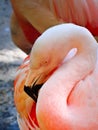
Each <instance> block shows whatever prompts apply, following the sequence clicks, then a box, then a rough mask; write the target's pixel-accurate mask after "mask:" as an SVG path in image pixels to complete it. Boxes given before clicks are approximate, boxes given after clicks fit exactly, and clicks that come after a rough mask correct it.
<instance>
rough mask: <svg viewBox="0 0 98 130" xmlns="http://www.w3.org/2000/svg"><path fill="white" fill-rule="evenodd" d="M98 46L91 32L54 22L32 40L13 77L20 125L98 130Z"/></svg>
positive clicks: (46, 129) (50, 129)
mask: <svg viewBox="0 0 98 130" xmlns="http://www.w3.org/2000/svg"><path fill="white" fill-rule="evenodd" d="M73 48H76V49H77V51H76V49H73ZM71 49H73V50H72V52H71V54H73V53H74V54H73V56H71V57H70V58H69V56H70V54H69V55H67V54H68V52H69V51H70V50H71ZM97 51H98V45H97V42H96V40H95V39H94V37H93V36H92V34H91V33H90V32H89V31H88V30H87V29H86V28H84V27H80V26H77V25H74V24H61V25H57V26H54V27H52V28H50V29H48V30H47V31H45V32H44V33H43V34H42V35H41V36H40V37H39V38H38V39H37V40H36V42H35V44H34V46H33V48H32V51H31V54H30V57H28V58H27V59H26V60H25V61H24V63H23V65H22V66H21V67H20V68H19V70H18V72H17V77H16V80H15V95H14V96H15V104H16V108H17V110H18V113H19V116H18V121H19V124H20V129H21V130H29V129H31V130H33V129H34V130H35V129H36V130H38V129H40V130H65V129H66V130H97V129H98V103H97V97H98V88H97V86H98V78H97V77H98V59H97V56H98V54H97ZM66 58H67V59H66ZM68 58H69V59H68ZM42 84H43V85H42ZM24 85H25V87H24ZM40 87H41V88H40ZM39 88H40V89H39ZM24 90H25V91H26V92H27V93H28V94H29V95H30V96H31V97H32V98H33V99H34V100H35V101H37V103H35V102H34V100H32V98H31V97H30V96H28V95H27V94H26V93H25V92H24ZM37 96H38V97H37ZM37 98H38V99H37ZM36 99H37V100H36ZM36 118H37V119H36Z"/></svg>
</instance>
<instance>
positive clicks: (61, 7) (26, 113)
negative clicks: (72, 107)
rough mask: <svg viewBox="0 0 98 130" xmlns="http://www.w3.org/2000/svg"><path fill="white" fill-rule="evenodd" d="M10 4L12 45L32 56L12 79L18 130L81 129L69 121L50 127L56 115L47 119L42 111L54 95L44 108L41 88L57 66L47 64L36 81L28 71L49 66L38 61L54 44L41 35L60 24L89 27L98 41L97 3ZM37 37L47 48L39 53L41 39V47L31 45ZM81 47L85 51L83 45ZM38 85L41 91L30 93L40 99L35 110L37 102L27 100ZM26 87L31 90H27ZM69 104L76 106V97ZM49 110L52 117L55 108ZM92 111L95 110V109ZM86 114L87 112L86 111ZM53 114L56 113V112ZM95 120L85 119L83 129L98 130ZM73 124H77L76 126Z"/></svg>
mask: <svg viewBox="0 0 98 130" xmlns="http://www.w3.org/2000/svg"><path fill="white" fill-rule="evenodd" d="M11 3H12V7H13V14H12V17H11V34H12V39H13V41H14V43H15V44H16V45H17V46H18V47H19V48H20V49H22V50H23V51H24V52H26V53H27V54H30V53H31V54H30V56H28V57H27V58H26V59H25V60H24V62H23V64H22V65H21V66H20V67H19V69H18V71H17V74H16V79H15V94H14V98H15V104H16V108H17V111H18V113H19V115H18V122H19V126H20V129H21V130H29V129H39V127H40V129H43V130H45V129H47V130H51V129H54V130H59V127H60V129H62V130H63V129H64V130H65V128H66V129H68V130H69V129H70V130H71V129H72V130H74V129H76V127H77V128H78V129H80V130H84V126H81V127H80V126H77V125H76V124H70V121H71V120H68V121H69V124H63V122H62V123H61V126H59V127H58V128H57V127H56V126H58V125H57V123H58V121H59V120H57V122H56V121H55V122H53V123H54V124H52V122H50V121H49V120H50V119H51V118H52V119H54V117H55V115H52V116H50V117H49V115H48V117H49V118H47V116H46V115H45V113H47V109H44V108H47V106H48V105H50V104H48V103H49V102H50V99H55V98H54V97H53V98H52V96H53V95H51V93H50V96H51V98H50V99H49V102H48V103H47V104H48V105H47V106H46V104H45V103H46V102H47V101H45V103H42V102H44V99H43V98H45V97H47V95H48V93H47V91H46V89H45V90H43V88H44V86H45V85H44V86H43V85H42V84H43V83H44V82H46V81H47V79H48V78H49V77H50V75H52V74H53V72H54V71H55V70H56V69H57V68H58V66H53V67H54V68H53V70H51V65H50V68H49V70H48V71H47V73H45V75H44V76H42V75H41V76H39V75H38V76H39V77H36V78H35V74H36V73H37V74H38V72H39V71H40V70H39V71H38V72H37V71H31V70H32V68H33V67H34V69H35V70H36V69H38V68H40V67H41V65H42V66H43V68H44V66H45V65H46V66H48V64H47V61H44V59H43V58H42V59H40V56H41V54H43V57H44V56H45V55H46V52H45V53H44V50H45V49H46V51H47V52H49V51H48V50H47V49H48V47H49V45H50V44H51V43H52V44H54V41H51V39H50V38H51V37H50V38H47V37H46V38H44V35H41V34H43V33H44V32H45V31H46V30H47V29H48V28H51V27H53V26H55V25H60V24H62V23H74V24H76V25H80V26H84V27H86V28H88V29H89V31H91V33H92V34H93V35H94V36H95V38H96V39H97V36H98V17H97V11H98V7H97V6H98V4H97V3H98V2H97V0H95V1H89V0H87V1H83V0H80V1H77V0H70V1H68V0H62V1H55V0H52V1H45V0H41V1H40V0H28V1H27V0H24V1H22V0H20V1H18V0H11ZM66 29H69V30H70V28H66ZM66 29H65V30H66ZM70 31H73V30H70ZM50 32H51V33H52V35H53V36H54V37H55V36H56V33H53V32H52V30H50ZM59 33H62V27H61V31H60V30H59ZM83 33H84V31H83ZM70 35H73V36H74V34H73V33H72V34H70ZM39 36H41V37H40V39H41V38H42V41H43V39H44V40H45V39H46V45H47V48H45V49H42V50H40V47H41V46H42V47H43V42H42V41H40V40H39V43H41V44H42V45H41V44H38V46H39V47H38V46H36V45H37V44H34V43H36V42H35V41H36V39H37V38H38V37H39ZM57 36H58V35H57ZM88 37H89V36H88ZM52 38H53V37H52ZM83 38H84V37H83ZM84 39H85V38H84ZM80 40H81V39H80ZM47 41H48V42H47ZM61 41H62V39H61ZM58 42H59V40H58ZM58 42H57V44H58ZM93 42H94V43H95V41H93ZM87 43H88V42H87ZM85 44H86V43H85ZM88 44H89V43H88ZM55 46H56V45H55ZM67 46H69V45H67ZM34 47H35V48H34ZM37 47H38V50H37V52H38V53H37V54H34V55H33V53H34V52H33V51H34V49H35V52H36V49H37ZM75 47H76V48H77V46H75ZM83 48H84V49H85V46H84V47H83ZM31 49H32V51H31ZM70 49H72V48H70V47H69V50H70ZM59 50H60V48H59ZM61 50H62V47H61ZM80 50H81V49H80ZM40 51H41V52H40ZM82 51H83V50H82ZM89 51H91V50H88V51H87V52H89ZM39 52H40V53H39ZM52 52H53V51H51V53H52ZM95 52H96V51H95ZM51 53H50V56H51ZM66 53H67V52H66ZM92 54H93V51H92ZM48 55H49V54H48ZM36 56H38V57H37V59H36V60H35V58H36ZM52 56H53V55H52ZM85 56H86V54H85ZM58 57H59V56H58ZM95 57H96V56H95ZM45 58H46V57H45ZM63 58H64V57H63ZM83 58H84V57H83ZM51 59H56V58H55V55H54V57H53V58H52V57H51ZM61 59H62V58H61ZM95 59H96V58H95ZM40 60H42V62H40ZM63 60H64V59H62V60H60V61H61V62H62V61H63ZM91 61H92V60H91ZM81 62H82V61H81ZM92 63H93V62H92ZM92 63H90V64H91V65H92ZM70 64H71V63H70ZM88 64H89V62H88ZM95 64H96V62H95ZM95 64H93V65H94V66H93V67H95ZM32 65H33V66H32ZM36 65H39V66H36ZM57 65H58V64H57ZM85 66H86V65H85ZM43 68H42V70H43ZM88 68H89V67H88ZM88 68H87V69H88ZM42 70H41V71H42ZM59 70H60V69H59ZM85 70H86V69H85ZM93 70H94V69H91V70H90V72H91V71H93ZM32 72H33V73H32ZM43 73H44V72H43ZM57 73H58V72H57ZM78 73H79V72H78ZM94 74H95V77H96V75H97V74H96V72H95V73H94ZM30 76H31V77H30ZM86 76H87V75H86ZM84 77H85V76H84ZM80 80H81V78H80V79H78V81H80ZM50 83H51V82H50ZM93 83H94V81H92V84H93ZM34 84H35V86H34ZM51 84H52V85H50V86H51V87H52V86H53V83H51ZM62 84H63V82H62ZM95 84H97V83H96V81H95ZM24 85H25V88H26V90H25V91H26V92H27V93H28V94H29V95H27V94H26V93H25V91H24ZM40 85H41V86H43V87H42V88H41V90H39V89H38V90H35V91H34V92H36V93H37V94H35V93H33V94H35V96H34V95H33V96H34V97H35V98H36V99H37V98H38V97H39V98H38V102H37V104H38V105H37V109H36V101H35V100H32V98H33V99H34V97H32V98H31V97H30V92H32V91H33V87H34V88H35V87H36V86H40ZM32 86H33V87H32ZM46 86H47V84H46ZM48 86H49V85H48ZM61 86H64V85H61ZM84 86H85V85H84ZM86 86H88V85H86ZM92 86H93V85H92ZM95 86H96V85H95ZM51 87H50V88H51ZM27 88H30V89H27ZM45 88H46V87H45ZM48 89H49V88H48V87H47V90H48ZM57 89H58V88H57ZM51 90H52V88H51ZM72 90H73V89H72ZM39 91H40V93H39ZM43 91H45V93H46V94H43ZM59 91H60V90H59ZM77 91H78V90H77ZM83 91H84V90H83ZM85 91H86V90H85ZM89 91H90V90H88V93H90V92H89ZM91 91H92V87H91ZM48 92H50V91H48ZM52 92H53V94H54V95H55V96H56V94H57V93H56V92H55V93H54V91H52ZM79 92H80V95H83V94H82V92H81V91H80V90H79ZM96 92H97V91H96ZM38 93H39V94H38ZM86 94H87V93H86ZM86 94H84V95H86ZM94 94H95V90H94ZM94 94H92V96H94ZM38 95H39V96H38ZM40 95H41V96H40ZM37 96H38V97H37ZM57 96H58V94H57ZM89 96H90V95H89ZM92 96H91V97H92ZM95 96H96V94H95ZM95 96H94V102H95V101H96V100H95ZM58 97H59V96H58ZM61 97H63V96H61ZM76 97H77V96H76ZM63 98H64V97H63ZM45 99H46V98H45ZM68 99H70V100H71V101H72V98H70V94H69V96H68ZM86 99H87V100H86V101H87V102H88V94H87V97H86ZM80 100H81V99H80ZM41 101H42V102H41ZM82 101H83V102H86V101H85V98H84V99H83V100H81V102H82ZM68 102H69V101H68ZM72 102H74V103H75V104H78V103H79V102H77V100H76V98H74V94H73V101H72ZM81 102H80V104H81ZM92 102H93V101H92ZM63 103H64V102H63ZM55 104H56V105H57V106H55V105H53V106H54V108H56V109H57V108H58V109H59V107H58V104H57V102H55ZM80 104H79V105H80ZM42 106H43V110H42ZM51 106H52V105H51ZM80 106H81V105H80ZM84 106H85V105H84ZM39 108H40V109H39ZM50 108H51V107H50V106H49V110H48V114H49V113H52V114H53V112H54V109H51V110H50ZM81 108H82V107H81ZM94 109H96V107H95V108H94ZM94 109H92V110H93V111H92V113H93V114H94V118H95V114H97V110H96V112H95V113H94ZM36 111H37V113H36ZM56 112H57V111H56ZM56 112H54V113H56ZM58 112H59V111H58ZM60 112H61V111H60ZM78 112H79V111H78ZM85 112H87V109H86V110H85V108H84V112H83V113H85ZM88 112H90V111H88ZM41 113H43V116H42V114H41ZM36 114H37V119H36ZM56 114H58V113H56ZM63 114H64V115H65V113H61V114H60V115H63ZM72 114H73V115H74V114H75V113H71V115H72ZM80 114H81V113H80ZM56 116H57V115H56ZM74 116H76V115H74ZM78 116H80V115H78ZM84 117H85V116H84ZM84 117H81V118H79V119H80V120H82V121H83V120H84V121H85V119H84ZM91 117H92V116H91ZM85 118H88V116H87V117H85ZM45 119H47V120H45ZM70 119H72V118H70ZM96 119H97V118H95V122H94V123H92V122H93V121H88V120H87V121H88V122H89V123H88V124H90V123H91V124H92V126H91V125H90V126H89V127H88V125H87V126H85V128H86V130H87V129H89V130H93V129H97V128H98V124H97V123H96ZM76 120H77V119H76ZM80 120H79V121H80ZM51 121H52V120H51ZM61 121H62V120H61ZM61 121H60V122H61ZM72 121H73V120H72ZM87 121H85V122H86V123H87ZM43 122H44V123H45V122H46V123H45V124H44V123H43ZM47 123H49V124H50V125H49V124H47ZM75 123H76V122H75ZM83 123H84V122H83ZM80 124H81V123H80ZM80 124H78V125H80ZM74 125H76V127H75V126H74ZM69 126H70V127H69ZM74 127H75V128H74Z"/></svg>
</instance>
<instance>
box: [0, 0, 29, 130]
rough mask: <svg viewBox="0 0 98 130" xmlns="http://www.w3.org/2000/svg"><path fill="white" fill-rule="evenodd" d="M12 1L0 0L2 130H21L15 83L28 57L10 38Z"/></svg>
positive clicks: (0, 104)
mask: <svg viewBox="0 0 98 130" xmlns="http://www.w3.org/2000/svg"><path fill="white" fill-rule="evenodd" d="M11 12H12V8H11V4H10V0H0V130H19V128H18V125H17V119H16V109H15V106H14V98H13V81H14V77H15V72H16V70H17V68H18V66H19V65H20V64H21V63H22V61H23V59H24V58H25V57H26V55H25V54H24V53H23V52H22V51H21V50H20V49H18V48H17V47H16V46H15V45H14V44H13V42H12V40H11V36H10V15H11Z"/></svg>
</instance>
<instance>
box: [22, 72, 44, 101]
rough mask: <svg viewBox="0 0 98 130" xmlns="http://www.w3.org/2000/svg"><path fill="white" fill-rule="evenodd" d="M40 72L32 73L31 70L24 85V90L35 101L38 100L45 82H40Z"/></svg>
mask: <svg viewBox="0 0 98 130" xmlns="http://www.w3.org/2000/svg"><path fill="white" fill-rule="evenodd" d="M40 77H41V76H39V74H37V73H32V71H29V73H28V75H27V79H26V83H25V85H24V91H25V92H26V93H27V94H28V95H29V96H30V97H31V98H32V99H33V100H34V101H35V102H37V98H38V92H39V90H40V88H41V87H42V85H43V83H39V81H40Z"/></svg>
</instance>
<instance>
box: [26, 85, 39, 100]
mask: <svg viewBox="0 0 98 130" xmlns="http://www.w3.org/2000/svg"><path fill="white" fill-rule="evenodd" d="M24 91H25V92H26V93H27V94H28V95H29V96H30V97H31V98H32V99H33V100H34V101H35V102H37V98H38V97H37V95H36V94H35V93H34V92H33V91H32V88H30V87H29V86H24Z"/></svg>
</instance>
